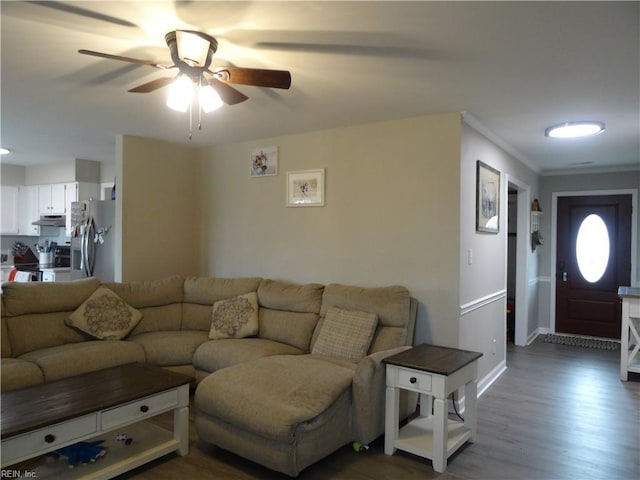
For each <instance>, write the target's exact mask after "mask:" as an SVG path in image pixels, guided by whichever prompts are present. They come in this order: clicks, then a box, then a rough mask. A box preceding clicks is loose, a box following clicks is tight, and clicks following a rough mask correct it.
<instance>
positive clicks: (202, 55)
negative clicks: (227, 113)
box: [78, 30, 291, 112]
mask: <svg viewBox="0 0 640 480" xmlns="http://www.w3.org/2000/svg"><path fill="white" fill-rule="evenodd" d="M165 41H166V42H167V46H168V47H169V51H170V52H171V59H172V60H173V64H172V65H164V64H161V63H157V62H154V61H151V60H141V59H137V58H130V57H123V56H120V55H111V54H108V53H102V52H95V51H92V50H84V49H82V50H78V53H81V54H84V55H92V56H95V57H101V58H107V59H110V60H119V61H122V62H130V63H137V64H140V65H148V66H150V67H155V68H159V69H162V70H169V69H173V68H177V69H178V75H177V76H176V77H162V78H157V79H155V80H151V81H150V82H147V83H143V84H142V85H138V86H137V87H134V88H132V89H131V90H129V92H133V93H149V92H153V91H154V90H157V89H159V88H162V87H165V86H167V85H169V84H172V87H173V86H174V85H175V86H176V89H178V86H177V85H178V83H180V82H182V84H183V87H184V86H186V87H187V88H191V89H192V88H193V87H194V86H197V87H198V88H199V89H200V105H201V106H202V107H203V109H204V110H205V112H207V111H210V109H209V110H208V109H207V106H214V104H212V103H210V102H209V101H208V100H207V95H209V96H210V95H211V93H212V92H211V89H207V88H206V87H211V88H212V89H213V91H215V92H216V93H217V96H215V94H214V96H215V97H219V99H218V98H215V101H214V103H215V106H216V107H217V106H220V104H221V103H220V101H222V102H224V103H226V104H227V105H235V104H237V103H240V102H243V101H245V100H247V99H248V98H249V97H247V96H246V95H245V94H243V93H242V92H240V91H238V90H236V89H235V88H233V87H232V86H231V85H229V84H240V85H252V86H257V87H269V88H282V89H288V88H289V87H290V86H291V74H290V73H289V72H288V71H286V70H266V69H259V68H240V67H231V66H226V67H217V68H215V69H213V70H211V69H210V67H211V61H212V59H213V55H214V54H215V53H216V50H217V49H218V41H217V40H216V39H215V38H214V37H212V36H210V35H207V34H205V33H202V32H197V31H193V30H176V31H172V32H169V33H167V34H166V35H165ZM189 85H190V86H189ZM205 92H208V93H205ZM203 95H205V97H204V98H203ZM169 97H171V92H170V94H169ZM170 100H171V98H169V100H168V102H167V105H168V106H170V107H172V106H171V105H169V103H170V102H169V101H170ZM181 100H182V101H181V103H180V102H178V104H176V105H174V106H173V107H172V108H174V107H175V106H178V107H180V108H174V109H176V110H180V111H186V108H187V106H186V103H187V102H186V101H185V100H184V99H181ZM190 100H191V97H189V104H190ZM211 109H213V108H211Z"/></svg>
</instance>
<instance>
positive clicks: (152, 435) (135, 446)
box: [3, 422, 179, 480]
mask: <svg viewBox="0 0 640 480" xmlns="http://www.w3.org/2000/svg"><path fill="white" fill-rule="evenodd" d="M119 434H124V435H126V438H128V439H131V442H130V444H129V445H127V444H126V442H124V441H118V440H117V436H118V435H119ZM97 440H104V443H103V444H102V445H103V446H104V447H105V448H106V451H107V452H106V454H105V455H104V456H103V457H101V458H99V459H98V460H96V461H95V462H91V463H87V464H83V465H78V466H75V467H73V468H70V467H69V466H68V463H67V458H66V457H61V456H58V455H56V454H55V453H49V454H46V455H42V456H40V457H37V458H34V459H31V460H28V461H25V462H22V463H19V464H16V465H13V466H11V467H6V468H5V469H3V470H5V471H13V472H17V473H20V474H21V477H20V478H38V479H65V480H71V479H79V478H82V479H96V480H97V479H108V478H113V477H114V476H117V475H120V474H122V473H124V472H127V471H129V470H131V469H133V468H136V467H139V466H141V465H144V464H145V463H147V462H150V461H151V460H155V459H156V458H159V457H162V456H163V455H166V454H167V453H171V452H174V451H176V450H177V449H178V447H179V442H178V440H176V439H174V436H173V432H171V431H169V430H167V429H165V428H162V427H159V426H157V425H154V424H152V423H150V422H139V423H136V424H134V425H129V426H127V427H123V428H122V429H119V430H114V431H112V432H109V433H105V434H103V435H99V436H97V437H95V438H92V439H89V440H86V441H87V442H91V441H97Z"/></svg>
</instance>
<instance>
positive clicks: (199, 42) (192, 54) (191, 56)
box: [176, 30, 211, 67]
mask: <svg viewBox="0 0 640 480" xmlns="http://www.w3.org/2000/svg"><path fill="white" fill-rule="evenodd" d="M176 42H177V44H178V57H180V59H181V60H183V61H185V62H186V63H188V64H189V65H191V66H196V67H202V66H204V65H205V63H206V61H207V54H208V53H209V47H210V46H211V44H210V42H209V41H208V40H207V39H206V38H203V37H201V36H200V35H198V34H197V33H193V32H189V31H186V30H176Z"/></svg>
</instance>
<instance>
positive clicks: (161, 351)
mask: <svg viewBox="0 0 640 480" xmlns="http://www.w3.org/2000/svg"><path fill="white" fill-rule="evenodd" d="M207 337H208V334H207V332H203V331H202V330H177V331H167V332H147V333H141V334H140V335H130V336H129V337H127V341H128V342H134V343H137V344H138V345H140V346H142V348H143V349H144V352H145V356H146V358H147V363H149V364H151V365H158V366H161V367H165V366H175V365H190V364H191V363H192V362H193V354H194V353H195V351H196V349H197V348H198V347H199V346H200V345H201V344H203V343H204V342H206V341H207V340H208V338H207Z"/></svg>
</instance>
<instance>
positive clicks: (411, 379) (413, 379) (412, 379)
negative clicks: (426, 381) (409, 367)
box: [409, 377, 418, 383]
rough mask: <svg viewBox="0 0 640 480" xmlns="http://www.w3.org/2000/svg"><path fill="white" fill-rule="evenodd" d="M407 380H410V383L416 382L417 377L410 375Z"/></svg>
mask: <svg viewBox="0 0 640 480" xmlns="http://www.w3.org/2000/svg"><path fill="white" fill-rule="evenodd" d="M409 381H410V382H411V383H416V382H417V381H418V379H417V378H416V377H411V378H410V379H409Z"/></svg>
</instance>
